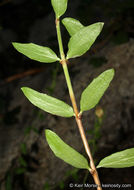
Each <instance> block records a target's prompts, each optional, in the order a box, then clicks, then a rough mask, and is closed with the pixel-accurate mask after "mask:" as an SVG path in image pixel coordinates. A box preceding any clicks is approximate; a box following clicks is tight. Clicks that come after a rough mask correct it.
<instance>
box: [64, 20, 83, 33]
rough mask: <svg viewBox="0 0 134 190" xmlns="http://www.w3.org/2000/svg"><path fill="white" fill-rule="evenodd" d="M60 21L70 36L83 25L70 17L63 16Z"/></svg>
mask: <svg viewBox="0 0 134 190" xmlns="http://www.w3.org/2000/svg"><path fill="white" fill-rule="evenodd" d="M62 23H63V24H64V26H65V28H66V29H67V31H68V33H69V34H70V36H73V35H74V34H75V33H76V32H78V31H79V30H80V29H81V28H83V27H84V26H83V25H82V24H81V23H80V21H78V20H76V19H74V18H70V17H67V18H64V19H63V20H62Z"/></svg>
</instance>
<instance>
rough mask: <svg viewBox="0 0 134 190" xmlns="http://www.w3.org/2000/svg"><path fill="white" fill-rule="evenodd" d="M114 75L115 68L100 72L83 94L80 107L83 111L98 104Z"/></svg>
mask: <svg viewBox="0 0 134 190" xmlns="http://www.w3.org/2000/svg"><path fill="white" fill-rule="evenodd" d="M113 77H114V70H113V69H109V70H106V71H104V72H103V73H102V74H100V75H99V76H98V77H97V78H95V79H94V80H93V81H92V82H91V83H90V84H89V85H88V87H87V88H86V89H85V90H84V91H83V93H82V95H81V101H80V107H81V111H82V112H83V111H87V110H90V109H92V108H93V107H95V106H96V104H98V102H99V100H100V99H101V97H102V96H103V94H104V92H105V91H106V89H107V88H108V86H109V84H110V82H111V80H112V79H113Z"/></svg>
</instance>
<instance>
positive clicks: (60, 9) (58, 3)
mask: <svg viewBox="0 0 134 190" xmlns="http://www.w3.org/2000/svg"><path fill="white" fill-rule="evenodd" d="M67 3H68V0H51V4H52V6H53V9H54V12H55V14H56V18H59V17H60V16H62V15H63V14H64V13H65V11H66V9H67Z"/></svg>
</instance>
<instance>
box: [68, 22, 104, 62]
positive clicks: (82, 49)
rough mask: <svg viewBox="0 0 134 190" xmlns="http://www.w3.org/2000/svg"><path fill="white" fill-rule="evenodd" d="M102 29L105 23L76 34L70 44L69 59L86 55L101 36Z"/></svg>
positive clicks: (86, 28) (85, 28) (93, 25)
mask: <svg viewBox="0 0 134 190" xmlns="http://www.w3.org/2000/svg"><path fill="white" fill-rule="evenodd" d="M102 27H103V23H101V22H98V23H95V24H92V25H89V26H86V27H84V28H82V29H80V30H79V31H78V32H76V33H75V34H74V35H73V36H72V37H71V38H70V41H69V43H68V53H67V59H69V58H74V57H79V56H81V55H83V54H84V53H86V52H87V51H88V50H89V48H90V47H91V46H92V44H93V43H94V41H95V40H96V38H97V36H98V35H99V34H100V32H101V30H102Z"/></svg>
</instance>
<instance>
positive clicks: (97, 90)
mask: <svg viewBox="0 0 134 190" xmlns="http://www.w3.org/2000/svg"><path fill="white" fill-rule="evenodd" d="M113 76H114V70H113V69H110V70H107V71H105V72H103V73H102V74H101V75H99V76H98V77H97V78H96V79H94V80H93V81H92V82H91V83H90V84H89V86H88V87H87V88H86V89H85V90H84V91H83V93H82V95H81V101H80V107H81V111H80V112H81V113H82V112H83V111H87V110H90V109H92V108H93V107H95V106H96V104H98V102H99V100H100V99H101V97H102V96H103V94H104V92H105V91H106V89H107V88H108V86H109V84H110V82H111V80H112V79H113ZM22 91H23V93H24V94H25V96H26V97H27V98H28V99H29V101H30V102H31V103H32V104H34V105H35V106H37V107H38V108H40V109H42V110H44V111H46V112H48V113H51V114H54V115H58V116H62V117H72V116H75V114H74V112H73V108H72V107H71V106H70V105H68V104H66V103H65V102H63V101H61V100H58V99H56V98H53V97H51V96H48V95H46V94H43V93H39V92H37V91H35V90H32V89H30V88H28V87H23V88H22Z"/></svg>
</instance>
